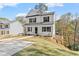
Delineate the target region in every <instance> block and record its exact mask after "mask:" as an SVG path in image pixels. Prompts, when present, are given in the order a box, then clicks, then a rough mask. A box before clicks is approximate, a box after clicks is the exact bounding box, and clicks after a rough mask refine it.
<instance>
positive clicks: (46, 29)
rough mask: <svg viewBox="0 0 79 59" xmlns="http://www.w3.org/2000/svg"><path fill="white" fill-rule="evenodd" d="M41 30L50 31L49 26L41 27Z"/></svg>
mask: <svg viewBox="0 0 79 59" xmlns="http://www.w3.org/2000/svg"><path fill="white" fill-rule="evenodd" d="M42 32H51V27H42Z"/></svg>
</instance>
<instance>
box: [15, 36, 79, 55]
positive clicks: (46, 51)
mask: <svg viewBox="0 0 79 59" xmlns="http://www.w3.org/2000/svg"><path fill="white" fill-rule="evenodd" d="M24 40H26V41H31V42H34V43H33V45H32V46H29V47H27V48H24V49H23V50H21V51H19V52H17V53H16V54H14V56H74V55H75V56H77V55H79V52H76V51H71V50H69V49H67V48H66V47H64V46H63V45H60V44H57V43H55V42H54V39H53V40H50V38H49V39H48V38H47V37H39V36H37V37H31V38H28V39H24Z"/></svg>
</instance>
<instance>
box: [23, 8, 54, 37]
mask: <svg viewBox="0 0 79 59" xmlns="http://www.w3.org/2000/svg"><path fill="white" fill-rule="evenodd" d="M42 8H43V7H42ZM54 15H55V14H54V12H47V10H46V11H45V10H42V9H40V7H39V8H34V9H32V10H31V11H30V12H29V13H28V14H27V15H26V16H25V18H24V21H25V22H26V23H25V24H24V27H25V29H26V31H25V34H27V35H41V36H55V19H54Z"/></svg>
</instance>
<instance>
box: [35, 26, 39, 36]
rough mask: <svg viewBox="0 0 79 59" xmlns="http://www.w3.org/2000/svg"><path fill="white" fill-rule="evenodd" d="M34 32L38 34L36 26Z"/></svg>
mask: <svg viewBox="0 0 79 59" xmlns="http://www.w3.org/2000/svg"><path fill="white" fill-rule="evenodd" d="M35 34H36V35H37V34H38V28H37V27H35Z"/></svg>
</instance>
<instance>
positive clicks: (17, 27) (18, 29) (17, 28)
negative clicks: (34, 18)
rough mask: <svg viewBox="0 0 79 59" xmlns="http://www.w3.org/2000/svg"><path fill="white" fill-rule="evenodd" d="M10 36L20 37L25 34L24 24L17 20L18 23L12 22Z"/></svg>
mask: <svg viewBox="0 0 79 59" xmlns="http://www.w3.org/2000/svg"><path fill="white" fill-rule="evenodd" d="M9 31H10V35H19V34H23V33H24V27H23V24H22V23H21V22H20V21H18V20H16V21H12V22H11V23H10V29H9Z"/></svg>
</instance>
